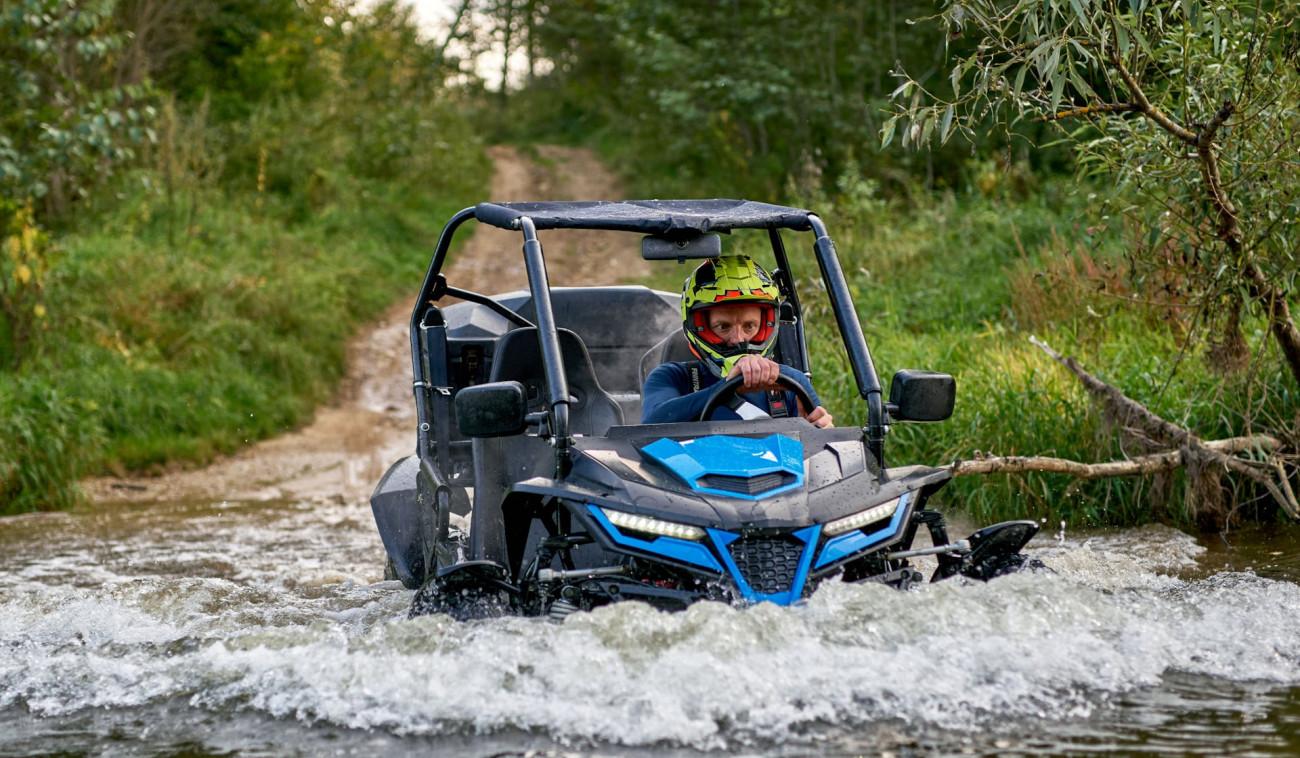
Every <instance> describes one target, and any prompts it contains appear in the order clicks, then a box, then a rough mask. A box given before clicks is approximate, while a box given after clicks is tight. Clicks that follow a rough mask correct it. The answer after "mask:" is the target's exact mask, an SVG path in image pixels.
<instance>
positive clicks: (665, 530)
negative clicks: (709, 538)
mask: <svg viewBox="0 0 1300 758" xmlns="http://www.w3.org/2000/svg"><path fill="white" fill-rule="evenodd" d="M600 512H601V513H603V514H605V518H607V519H609V523H611V524H613V525H614V526H617V527H618V528H619V529H626V530H628V531H631V532H641V533H643V534H656V535H659V536H660V537H675V538H677V539H679V540H702V539H704V537H705V532H704V530H703V529H701V528H700V527H698V526H690V525H688V524H677V523H674V522H672V521H664V520H662V519H657V518H650V517H649V516H638V515H636V514H634V513H627V512H625V511H615V510H610V509H609V508H601V509H600Z"/></svg>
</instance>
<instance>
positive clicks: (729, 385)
mask: <svg viewBox="0 0 1300 758" xmlns="http://www.w3.org/2000/svg"><path fill="white" fill-rule="evenodd" d="M744 381H745V377H744V375H742V374H736V375H735V376H733V377H731V378H730V379H727V380H724V381H723V382H722V384H719V385H718V386H717V387H714V388H713V392H711V393H709V399H708V400H705V401H704V409H703V410H701V411H700V415H699V418H698V419H696V420H697V421H708V420H709V417H710V416H712V415H713V412H714V411H715V410H717V409H718V406H719V405H726V406H727V407H729V408H733V409H734V408H735V406H736V405H739V403H735V404H733V402H732V401H733V400H734V399H736V398H737V395H736V392H737V391H738V390H739V389H740V385H741V384H742V383H744ZM776 383H777V384H779V385H781V386H782V387H784V388H786V389H788V390H790V391H791V392H793V393H794V396H795V397H797V398H799V402H801V403H803V407H804V408H806V409H807V410H808V411H812V409H813V408H815V407H817V404H816V403H815V402H813V399H812V395H810V394H808V390H806V389H804V386H803V385H802V384H800V383H799V382H797V381H795V380H794V379H791V378H790V377H788V376H786V375H785V374H778V375H777V377H776ZM796 415H797V414H796Z"/></svg>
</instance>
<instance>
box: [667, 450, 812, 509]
mask: <svg viewBox="0 0 1300 758" xmlns="http://www.w3.org/2000/svg"><path fill="white" fill-rule="evenodd" d="M641 452H642V453H645V454H646V455H649V456H650V457H651V458H653V459H655V460H656V461H659V462H660V463H662V464H663V465H664V466H666V467H667V468H668V470H669V471H671V472H673V473H674V474H676V475H677V477H678V478H680V479H681V480H682V481H683V482H685V483H686V484H687V485H689V486H690V488H691V489H693V490H695V491H696V492H704V493H709V494H713V495H725V496H727V497H736V498H741V499H742V500H761V499H763V498H765V497H771V496H772V495H777V494H780V493H782V492H788V491H790V490H793V489H798V488H799V487H802V486H803V445H801V444H800V443H799V441H798V440H796V439H792V438H790V437H787V436H785V435H784V434H773V435H772V436H770V437H764V438H763V439H761V440H756V439H750V438H748V437H730V436H727V435H718V436H715V437H700V438H698V439H693V440H685V441H684V442H677V441H676V440H671V439H668V438H666V437H665V438H664V439H661V440H657V441H655V442H653V443H651V444H649V445H646V446H645V447H643V448H641ZM778 472H784V473H787V474H791V475H793V476H794V480H793V481H792V482H791V483H790V484H787V485H784V486H782V487H775V488H773V489H770V490H768V491H766V492H761V493H759V494H757V495H749V494H743V493H738V492H729V491H727V490H717V489H711V488H709V487H701V486H700V485H699V479H700V477H702V476H706V475H709V474H717V475H720V476H734V477H742V478H746V477H754V476H761V475H763V474H773V473H778Z"/></svg>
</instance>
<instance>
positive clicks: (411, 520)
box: [370, 455, 465, 589]
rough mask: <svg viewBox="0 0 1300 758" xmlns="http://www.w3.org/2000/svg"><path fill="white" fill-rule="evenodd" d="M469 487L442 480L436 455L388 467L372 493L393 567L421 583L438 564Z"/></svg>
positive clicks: (406, 581) (406, 580) (411, 585)
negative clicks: (457, 507)
mask: <svg viewBox="0 0 1300 758" xmlns="http://www.w3.org/2000/svg"><path fill="white" fill-rule="evenodd" d="M458 494H459V495H460V498H459V499H464V497H465V490H464V488H462V487H453V486H450V485H448V484H447V483H445V482H444V481H442V476H441V474H440V473H439V472H438V470H437V467H436V466H434V465H432V461H429V460H421V459H420V458H419V457H418V456H414V455H408V456H407V457H405V458H402V459H401V460H399V461H398V462H396V463H394V464H393V465H392V466H390V467H389V469H388V471H387V472H385V473H384V475H383V477H382V478H380V480H379V484H377V485H375V491H374V492H373V493H372V494H371V495H370V510H371V512H372V513H373V514H374V516H375V526H376V527H378V529H379V538H380V539H381V540H382V541H383V543H384V550H385V551H386V552H387V553H388V559H389V561H391V563H392V566H393V572H394V573H395V574H396V576H397V578H398V579H400V580H401V581H402V584H403V585H405V586H406V587H407V589H416V588H418V587H420V586H421V585H423V584H424V582H425V580H426V579H428V578H429V576H430V575H431V574H432V573H433V572H434V570H435V569H436V567H437V557H436V556H437V546H438V542H439V541H440V540H445V539H447V528H448V524H449V522H450V520H451V512H452V509H453V507H454V504H455V503H456V501H457V500H458V498H457V495H458Z"/></svg>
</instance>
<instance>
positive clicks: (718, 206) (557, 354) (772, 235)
mask: <svg viewBox="0 0 1300 758" xmlns="http://www.w3.org/2000/svg"><path fill="white" fill-rule="evenodd" d="M470 219H475V220H477V221H478V222H479V223H485V224H488V225H490V226H494V227H497V228H500V229H505V230H509V231H518V232H521V233H522V235H523V248H522V250H523V257H524V265H525V269H526V272H527V276H528V287H529V294H530V296H531V301H532V303H533V306H534V314H535V316H534V317H535V320H536V323H535V324H534V323H532V322H530V321H528V320H527V319H525V318H524V317H523V316H521V315H520V314H519V313H518V312H516V311H514V310H511V309H510V308H507V307H506V306H505V305H503V304H501V303H500V302H499V301H498V300H494V299H492V298H489V297H486V296H484V295H482V294H479V293H476V292H470V291H468V290H463V289H459V288H457V287H453V286H450V285H449V284H448V283H447V280H446V277H445V276H444V275H443V274H442V267H443V264H444V263H445V261H446V258H447V253H448V250H449V249H450V247H451V241H452V238H453V237H454V236H455V234H456V232H457V230H458V229H459V228H460V226H461V225H462V224H464V223H465V222H466V221H468V220H470ZM548 229H591V230H607V231H624V232H633V233H641V234H643V235H646V236H647V237H651V238H657V239H665V240H669V241H683V240H689V239H691V238H693V237H698V236H700V235H702V234H705V233H708V232H722V233H726V232H730V231H731V230H733V229H760V230H761V229H766V230H768V236H769V239H770V241H771V244H772V251H773V254H774V256H775V259H776V263H777V267H776V269H775V270H774V271H773V272H772V273H773V277H774V278H775V279H776V281H777V284H778V287H779V288H780V290H781V292H782V295H783V297H784V298H785V299H786V300H787V301H788V302H789V303H791V305H792V306H793V308H794V312H795V313H796V314H798V313H800V312H801V311H800V307H799V301H798V295H797V292H796V291H795V287H794V279H793V277H792V276H791V274H790V264H789V260H788V257H787V255H786V249H785V244H784V241H783V239H782V237H781V233H780V232H781V230H782V229H788V230H791V231H795V232H807V231H811V232H812V233H813V234H814V240H815V241H814V243H813V251H814V254H815V255H816V258H817V264H818V268H819V270H820V274H821V278H822V281H823V282H824V284H825V286H826V291H827V295H828V297H829V300H830V304H831V309H832V311H833V312H834V314H835V321H836V325H837V327H838V329H839V332H840V337H841V339H842V341H843V343H844V345H845V348H846V350H847V353H848V358H849V363H850V366H851V367H852V369H853V375H854V380H855V381H856V384H857V388H858V394H859V396H860V397H862V398H863V399H864V400H866V402H867V426H866V430H865V431H866V434H867V440H866V441H867V446H868V449H869V450H870V451H871V453H872V454H873V455H874V457H875V458H876V461H877V462H878V463H879V464H880V465H881V466H882V467H883V466H884V460H883V458H884V455H883V442H884V435H885V427H886V425H887V423H888V420H887V410H886V405H885V403H884V399H883V395H882V389H881V384H880V379H879V376H878V375H877V374H876V369H875V364H874V362H873V361H872V358H871V351H870V349H869V348H868V346H867V341H866V336H865V335H864V334H863V331H862V327H861V324H860V323H859V321H858V316H857V312H856V309H855V308H854V305H853V300H852V297H851V295H850V293H849V287H848V282H847V281H846V279H845V277H844V272H843V270H842V268H841V267H840V262H839V258H838V255H837V253H836V249H835V244H834V242H833V241H832V240H831V238H830V236H829V235H828V234H827V231H826V227H825V225H824V224H823V223H822V220H821V219H820V218H819V217H818V216H817V214H815V213H813V212H811V211H808V210H803V209H799V208H790V207H785V206H778V205H770V204H766V203H756V202H750V201H745V200H722V199H719V200H647V201H627V202H604V201H601V202H522V203H480V204H479V205H477V206H474V207H470V208H466V209H464V210H462V211H460V212H459V213H457V214H456V215H455V216H453V217H452V218H451V220H450V221H448V223H447V225H446V226H445V227H444V228H443V230H442V234H441V235H440V237H439V239H438V245H437V248H436V249H435V250H434V254H433V258H432V260H431V261H430V263H429V267H428V270H427V272H426V274H425V279H424V283H423V285H422V286H421V288H420V294H419V297H418V299H417V300H416V304H415V307H414V309H413V310H412V313H411V323H410V340H411V354H412V363H413V367H412V368H413V374H412V376H413V389H414V393H415V406H416V415H417V429H418V431H417V441H416V453H417V455H418V456H419V458H420V459H421V460H429V459H431V458H434V459H436V460H439V461H443V462H445V461H447V460H448V458H449V456H448V455H447V450H445V449H442V448H443V447H444V446H445V445H447V444H448V441H447V438H448V435H447V434H440V435H437V438H436V439H435V437H434V435H433V434H432V430H433V425H432V421H433V419H435V418H442V419H447V418H449V417H450V415H449V413H448V410H449V408H450V402H451V394H452V389H451V385H452V382H451V381H450V377H449V375H448V367H447V365H446V363H445V362H443V361H431V362H427V363H426V360H425V359H424V358H423V357H422V356H423V355H426V354H428V353H429V352H436V347H437V346H429V345H427V344H426V343H425V342H422V340H424V341H427V340H428V339H429V337H428V336H427V334H425V333H424V332H425V331H427V330H426V329H424V328H425V327H428V326H430V325H431V322H432V321H436V320H437V319H440V318H441V316H440V315H438V314H439V312H438V308H437V305H436V304H437V303H438V302H440V301H441V300H442V299H443V298H444V297H447V296H451V297H455V298H459V299H461V300H465V301H468V302H472V303H476V304H479V305H482V306H484V307H486V308H489V309H491V310H492V311H493V312H495V313H497V314H498V315H500V316H502V317H504V318H506V319H508V320H509V321H511V322H512V323H514V324H516V325H518V326H528V327H533V326H535V327H536V329H537V331H536V333H537V340H538V343H539V344H538V347H539V350H540V356H541V363H542V368H543V373H544V376H545V382H546V391H547V395H548V397H549V398H551V399H552V402H550V403H549V404H548V405H547V408H546V410H545V414H546V417H545V419H538V420H537V421H538V422H539V426H541V427H544V428H545V429H546V430H547V432H548V435H549V437H550V441H551V445H552V446H553V447H554V449H555V454H556V468H557V475H558V476H563V475H564V474H565V473H567V467H568V460H569V450H570V448H571V446H572V444H573V440H572V436H571V435H570V423H569V400H568V398H569V397H570V394H569V386H568V380H567V377H566V375H565V370H564V361H563V357H562V352H561V345H560V339H559V336H558V333H557V324H556V319H555V314H554V312H553V309H552V299H551V287H550V283H549V279H548V276H547V269H546V262H545V257H544V255H543V251H542V244H541V242H540V240H539V239H538V235H537V233H538V231H541V230H548ZM794 327H795V329H796V330H797V335H798V341H799V344H800V350H801V352H802V351H803V349H804V345H805V342H804V334H803V323H802V319H796V321H795V324H794ZM434 339H436V337H434ZM422 348H424V349H423V350H422ZM801 357H802V358H803V359H804V364H805V367H806V365H807V360H806V355H803V356H801ZM543 422H544V423H543ZM444 473H445V472H444Z"/></svg>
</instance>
